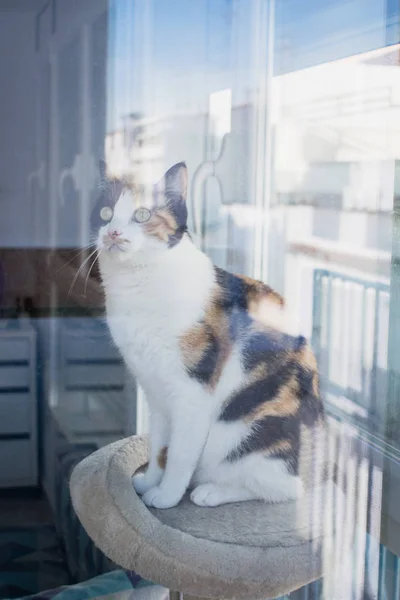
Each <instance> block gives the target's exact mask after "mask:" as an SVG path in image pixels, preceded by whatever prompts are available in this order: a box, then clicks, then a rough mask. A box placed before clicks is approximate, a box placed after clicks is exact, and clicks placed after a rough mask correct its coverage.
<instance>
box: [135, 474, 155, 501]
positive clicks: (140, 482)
mask: <svg viewBox="0 0 400 600" xmlns="http://www.w3.org/2000/svg"><path fill="white" fill-rule="evenodd" d="M159 483H160V477H157V476H156V475H151V474H150V473H138V474H137V475H134V476H133V477H132V484H133V487H134V490H135V492H136V493H137V494H139V496H143V494H145V493H146V492H147V491H148V490H150V489H151V488H154V487H155V486H157V485H158V484H159Z"/></svg>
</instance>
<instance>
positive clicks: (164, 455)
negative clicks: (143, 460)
mask: <svg viewBox="0 0 400 600" xmlns="http://www.w3.org/2000/svg"><path fill="white" fill-rule="evenodd" d="M167 460H168V448H167V446H164V448H161V450H160V452H159V453H158V457H157V463H158V466H159V467H160V469H164V470H165V467H166V466H167Z"/></svg>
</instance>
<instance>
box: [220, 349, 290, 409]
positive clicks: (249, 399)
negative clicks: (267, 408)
mask: <svg viewBox="0 0 400 600" xmlns="http://www.w3.org/2000/svg"><path fill="white" fill-rule="evenodd" d="M274 359H275V361H277V363H282V362H283V364H281V366H280V367H279V368H278V369H277V370H276V371H275V373H272V374H271V375H269V376H268V377H265V378H263V379H260V380H258V381H256V382H254V383H253V384H251V385H249V386H247V387H245V388H244V389H242V390H239V391H238V392H236V393H235V394H234V395H233V396H232V397H231V398H230V399H229V400H228V403H227V404H226V406H225V408H224V409H223V411H222V413H221V415H220V417H219V420H220V421H238V420H239V419H242V418H244V417H246V416H248V415H249V414H250V413H251V412H253V411H254V410H255V409H256V408H258V407H259V406H260V405H261V404H263V403H264V402H268V401H269V400H273V399H274V398H275V397H276V395H277V394H278V392H279V389H280V388H281V387H282V386H283V385H285V384H286V383H287V382H288V381H289V379H290V378H291V377H292V376H293V375H294V374H295V373H296V370H297V365H296V363H295V362H294V361H285V358H284V356H282V355H280V356H275V357H274Z"/></svg>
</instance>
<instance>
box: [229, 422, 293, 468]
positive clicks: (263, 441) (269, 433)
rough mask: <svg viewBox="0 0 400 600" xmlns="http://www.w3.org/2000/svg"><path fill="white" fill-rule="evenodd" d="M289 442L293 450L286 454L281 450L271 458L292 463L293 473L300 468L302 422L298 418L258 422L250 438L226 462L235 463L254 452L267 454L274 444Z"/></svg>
mask: <svg viewBox="0 0 400 600" xmlns="http://www.w3.org/2000/svg"><path fill="white" fill-rule="evenodd" d="M282 440H287V441H288V442H289V443H290V447H291V449H290V450H289V451H288V452H286V451H282V450H279V451H277V452H276V453H275V454H274V453H272V454H271V456H270V458H283V459H284V460H285V461H288V462H291V469H292V471H291V472H293V471H294V470H296V469H297V468H298V465H297V461H298V458H297V457H298V454H299V444H300V421H299V419H298V417H297V416H294V417H265V418H264V419H262V420H261V421H258V422H257V423H256V424H255V426H254V429H253V431H252V432H251V433H250V434H249V435H248V437H247V438H246V439H245V440H243V441H242V442H241V444H239V446H238V447H237V448H236V449H235V450H233V451H232V452H231V453H230V454H228V456H227V457H226V460H227V461H228V462H234V461H236V460H239V459H240V458H242V457H244V456H246V455H248V454H251V453H253V452H266V451H267V450H268V448H269V447H272V446H273V445H274V444H276V443H278V442H281V441H282Z"/></svg>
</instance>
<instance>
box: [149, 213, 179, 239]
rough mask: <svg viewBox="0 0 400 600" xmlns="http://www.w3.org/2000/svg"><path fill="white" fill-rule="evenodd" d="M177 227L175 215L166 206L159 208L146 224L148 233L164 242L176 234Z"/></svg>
mask: <svg viewBox="0 0 400 600" xmlns="http://www.w3.org/2000/svg"><path fill="white" fill-rule="evenodd" d="M177 228H178V226H177V223H176V220H175V217H174V216H173V215H172V214H171V213H170V212H169V211H168V210H167V209H165V208H162V209H160V210H158V211H157V212H156V213H155V214H154V215H152V217H151V219H150V221H148V222H147V223H145V225H144V230H145V231H146V233H147V234H148V235H152V236H154V237H156V238H158V239H159V240H161V241H162V242H168V240H169V236H170V235H174V233H175V232H176V230H177Z"/></svg>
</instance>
